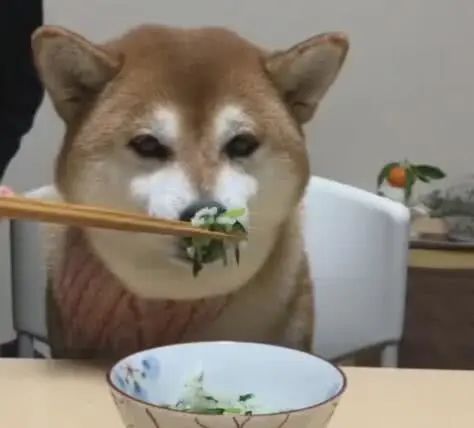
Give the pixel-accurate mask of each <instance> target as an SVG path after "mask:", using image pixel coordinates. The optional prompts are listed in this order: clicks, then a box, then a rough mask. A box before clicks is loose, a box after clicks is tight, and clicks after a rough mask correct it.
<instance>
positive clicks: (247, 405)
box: [166, 371, 257, 415]
mask: <svg viewBox="0 0 474 428" xmlns="http://www.w3.org/2000/svg"><path fill="white" fill-rule="evenodd" d="M203 381H204V372H202V371H201V372H200V373H199V374H198V375H197V376H193V377H192V378H191V379H190V380H189V381H188V382H186V384H185V386H184V391H183V394H182V396H181V397H180V398H179V400H178V402H177V403H176V404H175V405H170V406H166V407H168V408H170V409H175V410H181V411H183V412H191V413H199V414H204V415H252V414H253V413H254V412H255V411H256V410H257V407H256V405H255V403H254V399H255V396H254V394H249V393H247V394H240V395H239V396H238V397H235V398H233V399H232V398H225V397H220V396H217V395H214V394H212V393H211V392H209V391H207V390H206V389H205V388H204V384H203Z"/></svg>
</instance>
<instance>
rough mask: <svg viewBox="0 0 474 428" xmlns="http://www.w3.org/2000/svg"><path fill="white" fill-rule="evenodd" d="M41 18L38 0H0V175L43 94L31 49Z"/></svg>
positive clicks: (27, 129) (30, 123)
mask: <svg viewBox="0 0 474 428" xmlns="http://www.w3.org/2000/svg"><path fill="white" fill-rule="evenodd" d="M42 22H43V7H42V1H41V0H0V179H1V178H2V176H3V173H4V172H5V169H6V167H7V165H8V163H9V162H10V160H11V159H12V158H13V156H14V155H15V154H16V152H17V150H18V148H19V146H20V141H21V138H22V137H23V136H24V135H25V134H26V133H27V132H28V131H29V130H30V128H31V126H32V124H33V119H34V116H35V113H36V111H37V109H38V107H39V105H40V103H41V100H42V98H43V88H42V86H41V83H40V81H39V78H38V75H37V73H36V69H35V67H34V64H33V55H32V51H31V35H32V33H33V32H34V31H35V29H36V28H38V27H39V26H40V25H42Z"/></svg>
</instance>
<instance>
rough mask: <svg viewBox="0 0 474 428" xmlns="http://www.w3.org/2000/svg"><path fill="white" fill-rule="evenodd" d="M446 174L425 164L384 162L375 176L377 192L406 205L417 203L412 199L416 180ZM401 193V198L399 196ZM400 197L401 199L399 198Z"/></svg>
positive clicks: (428, 179)
mask: <svg viewBox="0 0 474 428" xmlns="http://www.w3.org/2000/svg"><path fill="white" fill-rule="evenodd" d="M444 177H446V174H445V173H444V172H443V171H442V170H441V169H440V168H438V167H436V166H433V165H426V164H420V165H416V164H412V163H410V162H409V161H407V160H405V161H403V162H390V163H388V164H386V165H385V166H384V167H383V168H382V169H381V171H380V172H379V175H378V177H377V192H378V193H379V194H380V195H382V196H387V197H389V198H391V199H395V200H398V201H399V202H403V203H404V204H405V205H406V206H408V207H410V206H414V205H416V204H417V201H416V200H413V198H412V196H413V189H414V186H415V184H416V183H417V182H418V181H421V182H423V183H430V182H431V181H433V180H440V179H442V178H444ZM400 195H401V198H400ZM400 199H401V200H400Z"/></svg>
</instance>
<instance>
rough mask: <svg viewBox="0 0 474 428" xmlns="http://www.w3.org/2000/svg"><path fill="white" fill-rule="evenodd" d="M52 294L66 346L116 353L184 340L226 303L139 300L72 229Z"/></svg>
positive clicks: (94, 352)
mask: <svg viewBox="0 0 474 428" xmlns="http://www.w3.org/2000/svg"><path fill="white" fill-rule="evenodd" d="M189 275H190V276H191V275H192V273H191V271H190V273H189ZM157 281H159V278H157ZM53 297H54V299H55V301H56V303H57V305H58V307H59V316H60V319H61V322H62V331H63V335H64V337H63V340H64V345H65V348H66V349H68V350H76V351H79V352H81V353H82V352H84V351H86V353H87V354H88V355H92V356H104V355H107V356H115V357H121V356H123V355H127V354H130V353H133V352H136V351H139V350H143V349H146V348H149V347H154V346H160V345H167V344H172V343H177V342H180V341H185V340H186V338H187V337H189V336H190V335H192V334H194V333H196V332H198V331H200V330H203V329H205V328H206V326H208V325H209V324H210V323H211V322H213V321H214V320H215V319H217V318H218V317H219V315H220V313H221V312H222V310H223V309H224V307H225V306H226V305H227V303H228V301H229V297H227V296H226V297H217V298H213V299H201V300H192V301H172V300H145V299H140V298H138V297H136V296H135V295H133V294H132V293H130V292H129V291H127V290H126V289H125V288H124V287H123V286H122V284H121V283H120V281H119V280H118V279H117V278H116V277H115V276H114V275H113V274H112V273H111V272H110V271H109V270H108V269H107V268H106V267H105V266H104V264H103V263H102V261H101V260H100V259H99V258H98V256H96V255H95V254H94V252H93V251H92V249H91V248H90V245H89V243H88V242H87V239H86V237H85V236H84V235H83V234H82V233H81V232H80V231H78V230H74V229H71V230H69V231H68V233H67V234H66V241H65V250H64V259H63V263H62V265H61V267H60V269H59V270H58V274H57V275H56V276H55V278H54V281H53Z"/></svg>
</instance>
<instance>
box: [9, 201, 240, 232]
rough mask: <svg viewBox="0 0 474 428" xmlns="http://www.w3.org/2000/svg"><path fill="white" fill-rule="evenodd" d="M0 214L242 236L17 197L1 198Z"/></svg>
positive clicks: (130, 229) (132, 228)
mask: <svg viewBox="0 0 474 428" xmlns="http://www.w3.org/2000/svg"><path fill="white" fill-rule="evenodd" d="M0 217H8V218H14V219H23V220H33V221H40V222H44V223H59V224H65V225H69V226H83V227H95V228H101V229H112V230H121V231H128V232H142V233H156V234H161V235H172V236H181V237H198V236H201V237H208V238H218V239H231V240H238V239H241V237H239V236H238V235H234V234H227V233H222V232H212V231H209V230H205V229H199V228H197V227H194V226H192V225H190V224H189V223H186V222H181V221H174V220H165V219H157V218H153V217H149V216H146V215H142V214H135V213H127V212H122V211H116V210H110V209H106V208H98V207H97V208H96V207H91V206H87V205H77V204H69V203H64V202H50V201H41V200H36V199H30V198H24V197H18V196H8V197H0Z"/></svg>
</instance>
